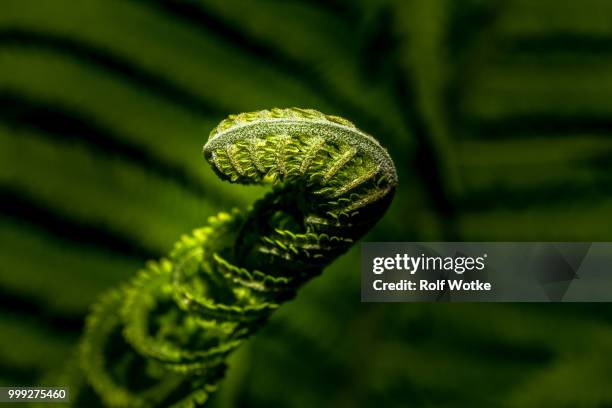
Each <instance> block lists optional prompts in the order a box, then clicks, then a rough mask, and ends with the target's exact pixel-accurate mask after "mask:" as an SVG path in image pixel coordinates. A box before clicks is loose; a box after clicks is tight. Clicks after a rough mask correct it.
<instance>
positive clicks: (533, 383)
mask: <svg viewBox="0 0 612 408" xmlns="http://www.w3.org/2000/svg"><path fill="white" fill-rule="evenodd" d="M611 22H612V2H609V1H607V0H582V1H577V0H573V1H572V0H570V1H558V0H396V1H393V0H382V1H375V0H360V1H350V0H331V1H325V0H317V1H310V2H309V1H306V0H258V1H248V0H243V1H239V0H194V1H187V0H176V1H170V0H168V1H165V0H122V1H116V0H79V1H69V0H46V1H45V0H40V1H35V0H2V1H1V2H0V384H1V385H34V384H37V383H38V382H40V381H42V380H43V379H44V378H47V379H48V378H51V379H53V378H54V377H53V375H54V373H56V372H58V371H61V369H62V367H63V366H64V365H65V364H66V359H67V358H68V357H69V356H70V354H71V353H72V352H73V350H74V346H75V343H76V341H77V339H78V336H79V333H80V331H81V328H82V322H83V317H84V316H85V314H86V313H87V310H88V307H89V305H90V304H91V303H92V302H93V301H94V300H95V298H96V296H97V295H98V294H99V293H100V292H101V291H103V290H104V289H105V288H108V287H111V286H113V285H116V284H117V283H119V282H123V281H125V280H126V279H128V278H129V277H130V276H132V275H133V274H134V272H135V271H136V270H137V269H138V268H139V267H140V266H141V265H142V264H143V262H144V261H145V260H146V259H148V258H152V257H158V256H160V255H162V254H164V253H165V252H167V251H168V250H169V249H170V248H171V245H172V243H173V242H174V241H175V240H176V239H177V238H178V237H179V236H180V235H181V234H182V233H185V232H188V231H190V230H191V229H193V228H195V227H197V226H200V225H202V224H203V223H204V222H205V220H206V217H208V216H210V215H212V214H215V213H216V212H217V211H219V210H221V209H228V208H230V207H232V206H239V207H241V206H245V205H246V204H248V203H250V202H252V201H253V200H254V199H255V198H256V197H257V196H259V195H260V194H261V190H259V189H254V188H246V187H245V188H241V187H237V186H231V185H229V184H226V183H222V182H220V181H218V180H217V179H216V177H215V176H214V175H213V173H212V171H211V170H210V169H209V168H208V166H207V165H206V164H205V163H204V160H203V159H202V157H201V156H202V155H201V146H202V144H203V143H204V141H205V139H206V136H207V134H208V132H209V130H210V129H211V128H212V127H213V126H214V125H215V124H216V123H217V122H218V121H220V120H221V119H222V118H224V117H225V116H226V115H227V114H229V113H234V112H241V111H249V110H258V109H262V108H269V107H289V106H300V107H308V108H314V109H318V110H321V111H323V112H325V113H330V114H338V115H341V116H345V117H347V118H349V119H351V120H353V121H354V122H355V123H356V124H357V125H358V126H359V127H360V128H362V129H364V130H366V131H367V132H369V133H371V134H373V135H375V136H376V137H377V138H378V139H380V140H381V142H382V143H383V144H384V145H385V146H387V147H388V148H389V150H390V152H391V154H392V156H393V158H394V160H395V162H396V164H397V166H398V172H399V177H400V183H401V185H400V189H399V191H398V194H397V196H396V199H395V201H394V204H393V206H392V208H391V210H390V211H389V213H388V215H387V216H386V217H385V218H384V220H383V221H382V222H381V223H380V224H379V225H378V226H377V228H376V229H375V230H374V231H373V232H372V233H371V235H370V236H369V237H368V239H371V240H390V241H392V240H397V241H402V240H408V241H426V240H472V241H478V240H486V241H490V240H507V241H522V240H526V241H528V240H537V241H546V240H551V241H555V240H577V241H578V240H585V241H598V240H600V241H606V240H607V241H610V240H612V232H611V231H610V224H611V223H610V220H611V216H612V190H611V188H610V186H611V185H612V184H611V181H612V176H611V172H610V170H611V169H612V154H611V153H612V23H611ZM358 267H359V265H358V250H357V249H355V250H353V251H351V252H350V253H349V254H348V255H347V256H345V257H343V258H342V259H341V260H339V261H338V262H336V263H335V264H334V265H333V267H331V268H329V269H328V270H327V271H326V273H325V274H324V275H323V276H322V277H321V278H318V279H316V280H315V281H313V282H312V283H311V284H309V285H308V286H307V287H306V288H304V290H303V291H302V292H301V293H300V294H299V296H298V298H297V299H296V300H295V301H293V302H291V303H290V304H288V305H286V306H285V307H284V308H283V309H282V310H281V311H279V312H278V313H277V314H276V315H275V316H274V318H273V319H272V321H271V322H270V324H269V325H268V326H267V327H266V328H265V329H264V330H263V331H262V332H261V334H260V335H259V336H257V337H256V338H254V339H252V340H251V341H250V342H249V344H248V345H247V346H245V347H244V348H243V349H241V350H240V351H239V352H238V353H237V354H236V355H235V356H234V357H233V358H232V361H231V368H230V371H229V375H228V378H227V380H226V381H225V382H224V383H223V386H222V388H221V391H220V393H219V394H218V395H217V396H216V397H215V400H214V403H213V404H212V405H213V406H218V407H233V406H245V407H246V406H249V407H270V406H287V407H318V406H334V407H353V406H390V407H391V406H402V407H403V406H416V407H421V406H422V407H431V406H436V407H437V406H466V407H472V406H478V405H482V406H487V407H493V406H518V407H523V406H535V407H540V406H555V407H562V406H568V407H570V406H571V407H573V406H582V407H595V406H603V405H606V404H607V405H610V404H612V387H610V386H609V385H610V378H611V377H612V354H611V351H612V325H611V323H612V322H611V320H612V308H610V307H609V306H607V305H586V304H583V305H565V304H564V305H513V304H506V305H478V304H461V305H460V304H453V305H427V304H423V305H413V304H410V305H376V304H360V302H359V277H358V274H359V272H358V271H359V268H358Z"/></svg>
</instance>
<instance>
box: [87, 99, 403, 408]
mask: <svg viewBox="0 0 612 408" xmlns="http://www.w3.org/2000/svg"><path fill="white" fill-rule="evenodd" d="M204 156H205V158H206V160H207V161H208V162H209V163H210V164H211V165H212V167H213V168H214V170H215V172H216V173H217V174H218V175H219V177H221V178H222V179H224V180H228V181H230V182H233V183H240V184H271V185H272V186H273V187H272V191H271V192H270V193H268V194H267V195H265V196H264V197H263V198H261V199H260V200H259V201H257V202H256V203H255V204H253V206H252V207H251V208H249V209H248V210H246V211H238V210H233V211H231V212H229V213H220V214H218V215H217V216H215V217H212V218H211V219H209V223H208V225H207V226H205V227H203V228H200V229H197V230H195V231H194V232H193V233H192V234H191V235H188V236H184V237H182V239H181V240H180V241H179V242H178V243H177V244H176V245H175V247H174V249H173V251H172V252H171V253H170V256H169V257H167V258H164V259H161V260H160V261H157V262H150V263H149V264H148V265H147V267H146V269H144V270H143V271H141V272H140V273H139V274H138V275H137V277H136V278H134V280H133V281H132V282H130V283H129V284H127V285H125V286H124V287H122V288H120V289H118V290H113V291H111V292H109V293H107V294H106V295H105V296H103V297H102V298H101V299H100V301H99V302H98V303H97V304H96V305H95V306H94V308H93V310H92V312H91V314H90V316H89V317H88V319H87V323H86V330H85V334H84V336H83V339H82V342H81V348H80V357H81V365H82V367H83V370H84V372H85V375H86V379H87V382H88V383H89V384H90V386H91V389H92V390H93V391H95V395H97V397H99V398H101V400H102V401H103V402H104V404H105V405H108V406H116V407H140V406H142V407H144V406H185V407H190V406H197V405H200V404H203V403H204V402H205V401H206V399H207V398H208V396H209V394H210V393H212V392H214V390H215V387H216V384H217V382H218V380H219V379H220V378H221V377H222V376H223V371H224V360H225V358H226V356H227V355H228V354H229V353H230V352H232V351H233V350H235V349H236V348H237V347H238V346H239V345H240V344H241V343H242V341H244V339H245V338H246V337H248V336H249V335H250V334H252V333H253V332H254V331H255V330H256V329H257V328H259V327H260V326H261V325H262V323H263V322H264V321H265V320H266V319H267V318H268V317H269V316H270V314H271V313H272V312H273V311H274V310H276V309H277V308H278V307H279V305H280V304H281V303H282V302H284V301H286V300H288V299H290V298H292V297H293V296H294V295H295V293H296V290H297V289H298V288H299V287H300V286H301V285H302V284H304V283H305V282H306V281H308V280H309V279H310V278H312V277H314V276H316V275H318V274H320V273H321V272H322V270H323V268H324V267H325V266H326V265H328V264H329V263H330V262H331V261H333V260H334V259H335V258H336V257H338V256H339V255H341V254H342V253H344V252H345V251H346V250H347V249H348V248H349V247H350V246H351V245H353V243H354V242H355V240H357V239H358V238H360V237H361V236H362V235H363V234H365V233H366V232H367V231H368V230H369V229H370V228H371V227H372V226H373V225H374V224H375V223H376V222H377V221H378V219H379V218H380V217H381V216H382V214H384V212H385V211H386V209H387V207H388V206H389V204H390V202H391V200H392V197H393V193H394V191H395V187H396V184H397V175H396V172H395V167H394V165H393V162H392V160H391V158H390V157H389V155H388V153H387V152H386V150H385V149H383V148H382V147H381V146H380V145H379V144H378V142H377V141H376V140H375V139H374V138H372V137H371V136H369V135H367V134H365V133H363V132H362V131H360V130H358V129H357V128H356V127H355V126H354V125H353V124H352V123H350V122H348V121H347V120H345V119H342V118H339V117H336V116H328V115H324V114H322V113H320V112H317V111H314V110H308V109H297V108H293V109H272V110H264V111H259V112H252V113H243V114H239V115H232V116H230V117H229V118H227V119H225V120H223V121H222V122H221V123H220V124H219V125H218V126H217V127H216V128H215V129H213V131H212V132H211V133H210V136H209V139H208V141H207V143H206V145H205V146H204ZM82 398H84V397H82Z"/></svg>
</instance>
